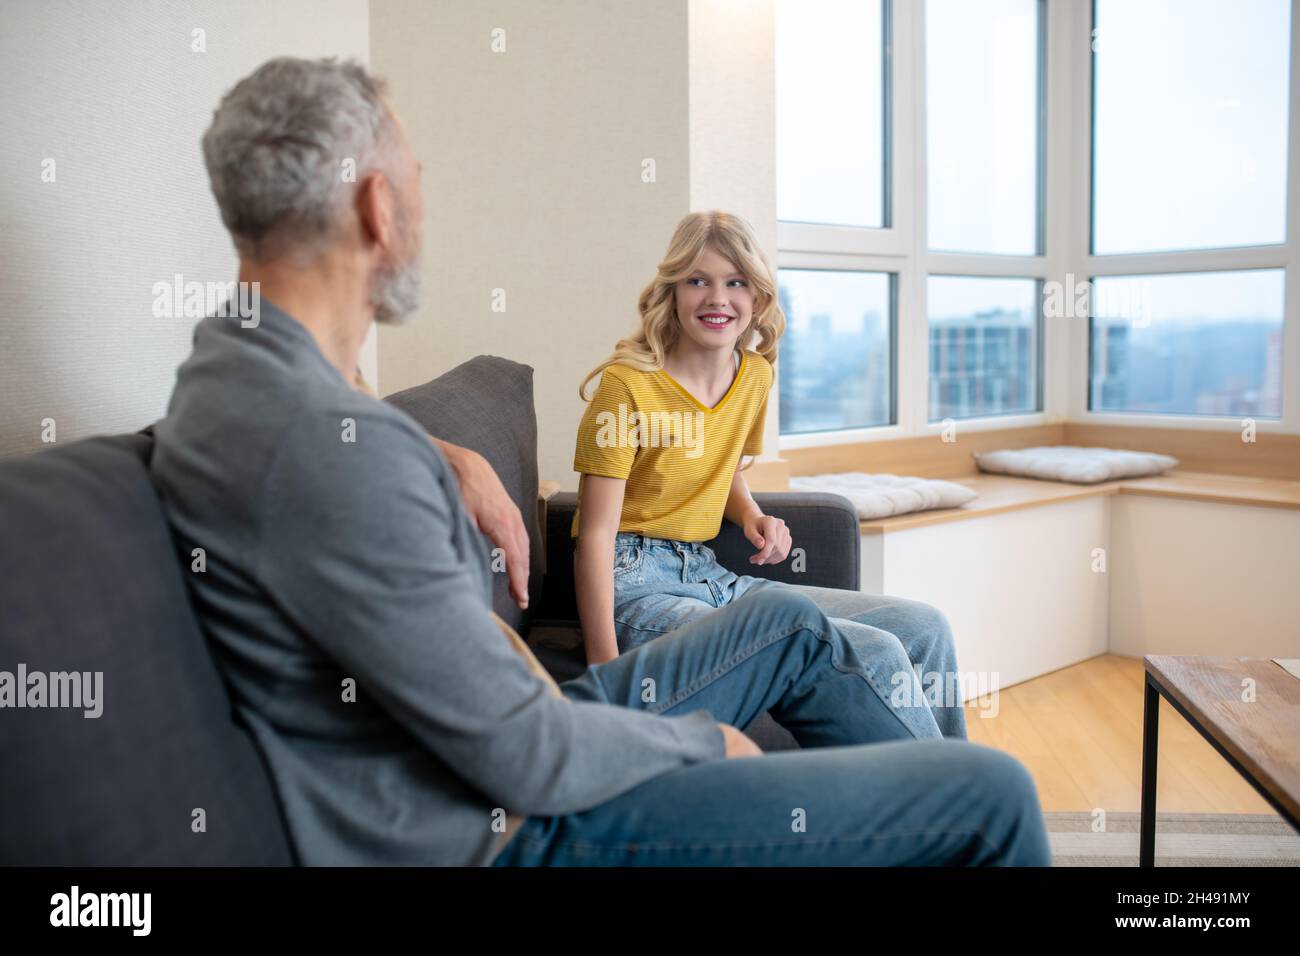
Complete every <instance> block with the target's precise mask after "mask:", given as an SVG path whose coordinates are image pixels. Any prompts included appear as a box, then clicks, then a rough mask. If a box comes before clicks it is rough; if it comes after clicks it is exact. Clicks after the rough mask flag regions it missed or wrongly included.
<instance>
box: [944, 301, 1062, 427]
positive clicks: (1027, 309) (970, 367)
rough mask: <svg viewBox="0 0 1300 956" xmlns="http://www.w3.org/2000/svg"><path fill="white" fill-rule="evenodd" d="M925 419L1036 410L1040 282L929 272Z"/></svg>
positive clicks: (971, 416)
mask: <svg viewBox="0 0 1300 956" xmlns="http://www.w3.org/2000/svg"><path fill="white" fill-rule="evenodd" d="M926 301H927V310H928V312H929V316H930V420H931V421H939V420H941V419H944V418H974V417H977V416H981V415H1001V414H1007V413H1012V412H1032V411H1037V409H1038V405H1039V403H1038V330H1039V322H1038V314H1039V308H1038V282H1037V280H1035V279H985V278H971V277H968V276H930V278H929V281H928V282H927V283H926Z"/></svg>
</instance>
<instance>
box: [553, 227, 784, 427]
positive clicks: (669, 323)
mask: <svg viewBox="0 0 1300 956" xmlns="http://www.w3.org/2000/svg"><path fill="white" fill-rule="evenodd" d="M709 246H712V247H713V248H714V249H716V250H717V251H718V253H719V254H720V255H722V256H723V257H725V258H726V259H729V260H730V261H731V263H732V264H733V265H734V266H735V267H736V271H737V272H739V273H740V274H741V275H743V276H744V277H745V280H746V281H747V282H748V283H749V287H750V289H752V290H753V293H754V312H753V316H752V317H751V319H750V322H749V327H748V328H746V329H745V331H744V332H743V333H742V334H741V336H740V338H739V339H738V340H737V342H736V344H737V345H739V346H740V347H741V348H742V349H752V350H753V351H755V352H757V353H758V354H759V355H761V356H763V358H765V359H767V361H768V362H770V363H773V364H775V362H776V344H777V342H778V341H779V340H780V338H781V335H782V334H783V333H784V332H785V313H784V312H782V311H781V304H780V303H779V302H778V301H777V290H776V278H775V276H773V274H772V267H771V266H769V265H768V262H767V257H766V256H764V255H763V251H762V249H760V248H759V245H758V240H757V239H756V238H754V230H753V228H752V227H751V226H750V225H749V223H747V222H746V221H745V220H744V219H741V218H740V217H739V216H734V215H732V214H731V213H729V212H724V211H722V210H721V209H713V210H710V211H708V212H693V213H690V214H688V215H687V216H686V217H685V218H684V219H682V221H681V222H679V223H678V224H677V229H676V230H675V231H674V232H673V238H672V241H671V242H669V243H668V252H667V254H665V256H664V258H663V261H662V262H660V263H659V269H658V272H657V273H656V274H655V277H654V279H652V280H651V282H650V284H649V285H647V286H646V287H645V289H644V290H643V291H642V292H641V297H640V299H639V300H638V301H637V311H638V312H640V314H641V329H640V331H638V332H636V333H635V334H634V335H632V336H630V337H628V338H625V339H619V341H618V344H617V345H615V346H614V352H613V354H612V355H610V357H609V358H607V359H605V361H603V362H601V363H600V364H599V365H597V366H596V367H595V368H594V369H592V370H591V372H590V373H589V374H588V375H587V377H586V378H584V379H583V380H582V384H581V385H579V386H578V396H579V397H580V398H581V399H582V400H583V401H584V402H589V401H591V398H590V397H589V396H588V395H587V386H588V385H589V384H591V380H592V379H594V378H596V377H597V376H599V375H600V374H601V373H602V372H604V371H605V369H607V368H609V366H611V365H629V366H631V367H632V368H635V369H640V370H641V371H643V372H657V371H659V369H661V368H663V367H664V357H665V356H666V355H667V354H668V352H669V350H670V349H672V347H673V346H674V345H676V344H677V340H678V338H679V337H680V336H681V325H680V324H679V323H678V321H677V297H676V295H675V289H676V286H677V283H678V282H680V281H682V280H683V279H686V278H689V277H690V276H691V275H693V274H694V272H695V267H696V265H698V263H699V261H700V257H701V256H703V255H704V250H705V249H706V248H707V247H709Z"/></svg>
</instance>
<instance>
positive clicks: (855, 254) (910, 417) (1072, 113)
mask: <svg viewBox="0 0 1300 956" xmlns="http://www.w3.org/2000/svg"><path fill="white" fill-rule="evenodd" d="M1092 4H1093V0H1046V2H1045V3H1044V5H1043V15H1044V16H1045V17H1046V38H1045V42H1044V55H1045V63H1044V69H1045V74H1044V76H1043V83H1044V91H1045V96H1044V127H1043V131H1042V135H1043V149H1044V157H1043V167H1042V171H1041V175H1042V182H1041V183H1040V190H1041V195H1042V197H1043V200H1042V209H1041V216H1042V242H1043V245H1042V250H1041V254H1040V255H1035V256H1018V255H971V254H956V253H946V252H931V251H930V250H929V249H928V248H927V238H926V223H927V215H926V212H927V210H926V116H925V2H924V0H893V4H892V9H891V13H890V21H891V22H890V27H891V33H892V38H891V39H892V49H890V50H888V51H887V53H888V54H889V56H888V62H889V63H890V66H891V70H892V74H891V77H890V89H891V92H892V97H893V100H892V103H891V104H890V108H889V115H890V118H891V130H890V134H891V135H890V136H889V137H888V148H889V150H890V156H889V157H888V160H889V163H888V182H889V184H890V188H891V191H892V192H891V195H890V196H889V197H888V198H889V208H890V210H891V217H890V225H889V227H887V228H883V229H868V228H855V227H845V226H821V225H815V224H809V223H787V222H778V223H777V255H776V262H777V266H778V268H789V269H839V270H846V271H854V272H858V271H863V272H890V273H894V274H895V275H897V277H898V279H897V285H896V289H897V301H896V303H895V309H896V313H897V321H896V326H895V328H896V334H897V339H896V341H895V343H894V348H895V349H896V353H897V361H896V365H895V367H896V368H897V370H898V374H897V380H896V382H895V388H896V389H897V398H896V408H897V416H898V420H897V422H896V423H895V424H892V425H879V426H873V427H868V428H853V429H843V430H838V431H822V432H812V433H807V434H793V435H781V436H780V440H779V446H778V447H780V448H781V449H787V448H809V447H817V446H826V445H840V444H848V443H855V442H867V441H884V440H889V439H894V438H912V437H924V436H933V435H938V434H939V433H940V431H941V430H942V428H943V423H942V422H933V423H932V422H930V421H929V420H928V419H929V382H928V376H929V358H928V357H929V317H928V315H927V312H926V280H927V278H928V277H929V276H930V275H969V276H994V277H1013V278H1027V279H1039V280H1042V281H1044V282H1048V281H1052V280H1055V281H1058V282H1064V281H1065V279H1066V277H1067V275H1073V276H1074V279H1075V281H1086V280H1088V279H1090V278H1092V277H1094V276H1097V277H1104V276H1113V275H1134V274H1147V273H1168V272H1213V271H1220V270H1233V269H1266V268H1284V269H1286V299H1285V305H1284V312H1283V332H1282V343H1283V359H1282V378H1283V383H1282V387H1283V395H1282V416H1283V417H1282V418H1281V420H1279V421H1273V420H1264V419H1259V420H1257V425H1256V428H1257V430H1258V431H1260V432H1278V433H1297V432H1300V240H1298V234H1300V168H1298V167H1300V163H1297V158H1298V157H1300V0H1291V83H1290V89H1291V91H1292V99H1291V104H1290V138H1289V149H1290V153H1289V156H1288V166H1287V170H1288V174H1287V181H1288V186H1287V233H1286V242H1285V243H1284V244H1282V245H1276V246H1257V247H1245V248H1236V249H1208V250H1196V251H1194V252H1178V253H1158V254H1150V255H1147V254H1141V255H1134V254H1127V255H1108V256H1093V255H1092V254H1091V252H1090V248H1091V241H1090V238H1091V218H1090V217H1091V185H1092V174H1091V172H1092V171H1091V164H1092V142H1091V140H1092V50H1091V42H1092V21H1093V7H1092ZM1089 326H1090V323H1089V321H1088V319H1087V318H1086V317H1085V318H1044V319H1042V321H1041V324H1040V328H1041V330H1042V335H1043V343H1042V356H1043V361H1042V366H1041V368H1040V370H1039V374H1040V375H1041V376H1042V396H1043V408H1042V410H1041V411H1037V412H1030V413H1024V414H1007V415H991V416H986V417H979V418H962V419H957V420H956V421H957V429H958V431H959V432H960V431H986V430H990V429H1001V428H1016V427H1023V426H1030V425H1042V424H1053V423H1059V422H1064V421H1073V422H1079V423H1088V424H1115V425H1137V426H1149V427H1157V428H1196V429H1206V430H1211V429H1214V430H1224V431H1238V430H1240V428H1241V418H1240V417H1230V418H1229V417H1212V416H1205V415H1197V416H1185V415H1165V414H1149V413H1135V412H1091V411H1088V408H1087V405H1088V384H1089V383H1088V376H1089V368H1088V351H1089V349H1088V344H1089V343H1088V335H1089ZM778 371H779V365H778Z"/></svg>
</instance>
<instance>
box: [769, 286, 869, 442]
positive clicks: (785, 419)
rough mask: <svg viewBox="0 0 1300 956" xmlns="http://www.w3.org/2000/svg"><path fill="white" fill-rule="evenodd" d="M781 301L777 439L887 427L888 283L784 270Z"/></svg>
mask: <svg viewBox="0 0 1300 956" xmlns="http://www.w3.org/2000/svg"><path fill="white" fill-rule="evenodd" d="M780 298H781V307H782V308H783V309H784V310H785V314H786V319H787V323H788V324H787V327H786V333H785V338H784V339H783V340H782V343H781V353H780V354H781V358H780V363H781V430H782V432H784V433H786V434H797V433H800V432H817V431H839V430H843V429H849V428H866V427H870V426H872V425H886V424H889V423H891V422H893V421H894V404H893V402H894V360H893V349H892V347H891V345H892V343H893V341H894V334H893V326H894V281H893V277H892V276H889V275H886V274H884V273H870V272H842V271H830V270H814V269H782V270H780Z"/></svg>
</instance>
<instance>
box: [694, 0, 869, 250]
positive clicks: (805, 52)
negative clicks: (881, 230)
mask: <svg viewBox="0 0 1300 956" xmlns="http://www.w3.org/2000/svg"><path fill="white" fill-rule="evenodd" d="M882 7H883V3H882V0H777V4H776V215H777V218H778V219H783V220H786V221H788V222H817V223H829V224H834V225H848V226H875V227H880V226H887V225H889V223H888V222H886V221H885V215H884V210H885V203H884V193H885V177H884V162H885V158H884V157H885V150H884V143H885V129H884V109H883V107H884V91H885V85H884V80H883V77H884V41H883V39H882V33H883V30H882V23H883V10H882ZM719 42H725V38H719ZM744 161H745V160H744V157H737V162H744Z"/></svg>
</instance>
